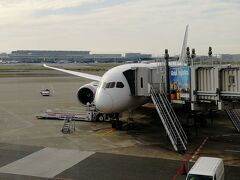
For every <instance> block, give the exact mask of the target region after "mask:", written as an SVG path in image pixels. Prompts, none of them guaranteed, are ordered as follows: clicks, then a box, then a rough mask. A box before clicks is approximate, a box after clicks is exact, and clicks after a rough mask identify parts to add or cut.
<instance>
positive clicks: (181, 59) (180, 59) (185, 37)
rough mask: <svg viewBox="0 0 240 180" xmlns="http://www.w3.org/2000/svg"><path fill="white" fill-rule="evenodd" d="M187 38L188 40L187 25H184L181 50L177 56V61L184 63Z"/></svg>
mask: <svg viewBox="0 0 240 180" xmlns="http://www.w3.org/2000/svg"><path fill="white" fill-rule="evenodd" d="M187 40H188V25H187V26H186V31H185V35H184V39H183V45H182V51H181V55H180V58H179V62H181V63H185V61H186V49H187Z"/></svg>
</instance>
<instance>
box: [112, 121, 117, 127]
mask: <svg viewBox="0 0 240 180" xmlns="http://www.w3.org/2000/svg"><path fill="white" fill-rule="evenodd" d="M116 124H117V123H116V121H114V120H113V121H112V128H116Z"/></svg>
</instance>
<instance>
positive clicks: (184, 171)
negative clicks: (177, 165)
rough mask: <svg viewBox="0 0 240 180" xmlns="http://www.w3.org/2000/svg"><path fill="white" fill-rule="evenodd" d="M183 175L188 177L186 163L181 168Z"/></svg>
mask: <svg viewBox="0 0 240 180" xmlns="http://www.w3.org/2000/svg"><path fill="white" fill-rule="evenodd" d="M181 173H182V175H187V169H186V165H185V163H184V164H183V165H182V167H181Z"/></svg>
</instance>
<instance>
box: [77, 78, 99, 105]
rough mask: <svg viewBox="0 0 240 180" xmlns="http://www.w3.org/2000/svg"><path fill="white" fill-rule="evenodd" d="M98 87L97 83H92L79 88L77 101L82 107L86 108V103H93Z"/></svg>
mask: <svg viewBox="0 0 240 180" xmlns="http://www.w3.org/2000/svg"><path fill="white" fill-rule="evenodd" d="M98 85H99V83H98V82H96V81H94V82H91V83H89V84H86V85H84V86H81V87H80V88H79V89H78V92H77V98H78V101H79V102H80V103H81V104H82V105H84V106H87V104H88V103H89V104H91V103H92V102H93V101H94V98H95V94H96V91H97V88H98Z"/></svg>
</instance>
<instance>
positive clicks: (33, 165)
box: [0, 148, 94, 178]
mask: <svg viewBox="0 0 240 180" xmlns="http://www.w3.org/2000/svg"><path fill="white" fill-rule="evenodd" d="M92 154H94V152H88V151H78V150H67V149H56V148H44V149H42V150H40V151H37V152H35V153H33V154H30V155H29V156H26V157H24V158H22V159H19V160H17V161H15V162H13V163H10V164H8V165H6V166H3V167H1V168H0V172H1V173H8V174H19V175H27V176H37V177H46V178H53V177H54V176H56V175H58V174H59V173H61V172H63V171H64V170H66V169H68V168H70V167H72V166H74V165H75V164H77V163H79V162H80V161H82V160H84V159H86V158H87V157H89V156H91V155H92Z"/></svg>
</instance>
